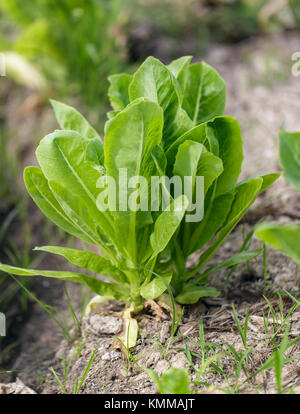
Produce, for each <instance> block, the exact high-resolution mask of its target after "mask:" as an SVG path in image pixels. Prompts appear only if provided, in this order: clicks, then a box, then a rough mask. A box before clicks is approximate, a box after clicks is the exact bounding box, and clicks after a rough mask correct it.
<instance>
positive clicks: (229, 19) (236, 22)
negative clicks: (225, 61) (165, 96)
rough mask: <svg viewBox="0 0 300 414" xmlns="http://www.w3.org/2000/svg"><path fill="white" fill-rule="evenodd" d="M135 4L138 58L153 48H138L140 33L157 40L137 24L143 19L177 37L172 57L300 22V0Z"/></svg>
mask: <svg viewBox="0 0 300 414" xmlns="http://www.w3.org/2000/svg"><path fill="white" fill-rule="evenodd" d="M135 3H136V4H135ZM131 7H132V11H133V10H134V13H131V15H132V16H133V17H131V20H132V27H133V34H134V39H133V45H131V47H130V49H131V55H132V56H133V59H134V60H135V59H136V60H138V59H137V57H139V58H140V56H138V55H139V53H143V51H144V54H143V55H142V57H146V56H147V53H148V52H149V50H151V47H146V48H145V47H141V48H140V49H139V50H138V52H137V51H136V49H137V47H136V41H137V40H136V37H140V40H141V41H143V40H144V41H145V42H146V43H147V41H152V42H153V39H150V37H151V34H149V33H147V30H146V31H145V30H137V29H136V28H135V27H136V26H139V25H140V24H141V22H143V21H144V24H146V25H147V24H148V25H149V26H151V27H152V32H154V34H155V32H156V36H157V34H158V33H160V34H163V35H165V36H169V38H170V39H172V40H173V43H172V42H171V43H168V44H167V45H166V48H167V49H168V53H169V56H168V58H169V59H172V58H176V57H178V56H179V55H180V54H181V53H183V51H182V48H184V53H188V54H194V55H195V54H203V53H205V52H206V51H207V50H208V49H209V48H210V46H211V45H212V44H213V43H220V42H221V43H235V42H238V41H241V40H244V39H247V38H249V37H253V36H257V35H261V34H265V33H274V32H278V31H282V30H285V29H292V28H295V27H297V26H299V22H300V1H299V0H186V1H184V2H182V1H181V0H135V1H133V2H132V3H131ZM157 32H158V33H157ZM158 42H159V40H158ZM180 52H181V53H180ZM160 57H161V56H160Z"/></svg>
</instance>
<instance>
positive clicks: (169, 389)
mask: <svg viewBox="0 0 300 414" xmlns="http://www.w3.org/2000/svg"><path fill="white" fill-rule="evenodd" d="M146 371H147V373H148V375H149V376H150V377H151V379H152V381H153V382H154V383H155V385H156V387H157V389H158V391H159V393H160V394H191V388H190V386H191V381H190V378H189V374H188V372H187V371H186V370H185V369H179V368H169V369H168V370H167V371H166V372H165V373H164V374H163V375H162V376H161V378H159V377H158V375H157V374H156V372H155V371H153V370H151V369H147V370H146Z"/></svg>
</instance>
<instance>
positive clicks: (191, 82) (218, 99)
mask: <svg viewBox="0 0 300 414" xmlns="http://www.w3.org/2000/svg"><path fill="white" fill-rule="evenodd" d="M225 103H226V85H225V82H224V80H223V79H222V78H221V76H220V75H219V74H218V73H217V72H216V71H215V70H214V69H213V68H212V67H211V66H209V65H207V64H206V63H194V64H192V65H190V67H189V68H188V77H187V81H186V85H185V89H184V99H183V108H184V109H185V110H186V111H187V113H188V115H189V117H190V118H191V119H192V121H193V123H194V125H198V124H202V123H203V122H205V121H208V120H209V119H211V118H214V117H215V116H217V115H223V113H224V109H225Z"/></svg>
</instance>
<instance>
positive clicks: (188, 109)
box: [0, 57, 278, 311]
mask: <svg viewBox="0 0 300 414" xmlns="http://www.w3.org/2000/svg"><path fill="white" fill-rule="evenodd" d="M190 61H191V57H182V58H180V59H178V60H176V61H174V62H172V63H171V64H170V65H168V66H165V65H163V64H162V63H161V62H160V61H159V60H157V59H155V58H153V57H149V58H148V59H147V60H146V61H145V62H144V63H143V64H142V65H141V66H140V67H139V69H138V70H137V71H136V73H135V74H134V75H129V74H119V75H113V76H111V77H110V79H109V80H110V84H111V86H110V89H109V98H110V101H111V105H112V108H113V111H111V112H109V113H108V118H109V119H108V121H107V123H106V125H105V131H104V143H103V141H102V140H101V138H100V136H99V134H98V133H97V132H96V131H95V129H94V128H93V127H92V126H91V125H90V124H89V123H88V122H87V121H86V120H85V119H84V118H83V117H82V115H80V114H79V113H78V112H77V111H76V110H75V109H73V108H71V107H69V106H67V105H65V104H62V103H59V102H56V101H52V105H53V108H54V111H55V114H56V117H57V120H58V123H59V125H60V127H61V128H62V129H61V130H57V131H55V132H53V133H52V134H50V135H47V136H46V137H44V138H43V139H42V140H41V142H40V144H39V146H38V148H37V151H36V156H37V160H38V162H39V165H40V167H27V168H26V169H25V172H24V180H25V184H26V187H27V190H28V192H29V193H30V195H31V197H32V198H33V200H34V201H35V203H36V204H37V205H38V207H39V208H40V209H41V210H42V211H43V213H44V214H45V215H46V216H47V217H48V218H49V219H50V220H52V221H53V222H54V223H55V224H56V225H58V226H59V227H61V228H63V229H64V230H65V231H66V232H67V233H69V234H71V235H73V236H75V237H77V238H79V239H81V240H82V241H83V242H85V243H87V244H88V245H94V246H96V248H97V249H98V250H97V253H95V252H94V253H92V252H90V250H88V249H86V250H76V249H70V248H65V247H58V246H56V247H53V246H45V247H40V248H36V249H37V250H42V251H45V252H49V253H54V254H58V255H61V256H63V257H64V258H66V259H67V260H68V261H69V262H70V263H72V264H74V265H76V266H78V267H79V268H82V269H86V270H89V271H91V272H94V273H96V274H101V275H103V276H105V277H106V278H108V279H110V282H104V281H102V280H100V279H98V278H96V277H93V276H91V275H89V274H84V273H82V272H81V271H80V272H76V273H74V272H65V271H44V270H29V269H20V268H15V267H12V266H7V265H4V264H0V269H1V270H3V271H5V272H8V273H13V274H16V275H21V276H22V275H26V276H27V275H41V276H46V277H54V278H59V279H62V280H67V281H72V282H77V283H84V284H86V285H88V287H89V288H90V289H91V290H92V291H93V292H95V293H96V294H97V295H99V296H101V297H114V298H116V299H118V300H124V301H127V302H129V303H131V307H130V309H131V310H133V311H139V310H141V309H142V308H143V299H151V300H152V299H155V298H157V297H159V296H160V295H162V294H163V292H164V291H165V290H166V289H167V287H168V286H169V287H170V288H171V289H172V291H173V294H174V296H175V299H176V301H177V302H179V303H181V304H192V303H196V302H197V301H198V300H199V299H200V298H201V297H203V296H216V295H218V293H219V292H218V291H217V290H216V289H215V288H213V287H211V286H209V285H208V277H209V275H210V274H211V273H212V272H214V271H217V270H218V269H220V268H222V267H227V266H232V265H235V264H239V263H241V262H244V261H247V260H249V259H251V258H253V257H255V256H256V255H257V254H258V253H259V250H255V251H242V252H240V253H238V254H237V255H235V256H233V257H231V258H229V259H227V260H225V261H224V262H222V263H219V264H215V265H213V266H211V267H207V266H206V268H205V270H203V269H204V266H205V265H206V264H207V262H208V261H209V260H210V258H211V257H212V256H213V255H214V253H215V252H216V251H217V250H218V249H219V247H220V246H221V245H222V243H223V242H224V241H225V240H226V238H227V236H228V235H229V234H230V233H231V231H232V230H233V229H234V228H235V226H236V225H237V223H238V222H239V221H240V219H241V218H242V217H243V215H244V214H245V213H246V211H247V210H248V208H249V207H250V206H251V204H252V203H253V202H254V200H255V199H256V197H257V196H258V195H259V194H260V193H261V192H262V191H264V190H265V189H266V188H267V187H268V186H269V185H271V184H272V183H273V181H275V180H276V178H277V176H278V175H277V174H269V175H265V176H261V177H254V178H250V179H248V180H246V181H244V182H240V183H238V184H237V181H238V178H239V175H240V172H241V165H242V160H243V151H242V138H241V132H240V128H239V125H238V123H237V121H236V120H234V119H233V118H231V117H229V116H223V112H224V108H225V95H226V89H225V84H224V81H223V79H222V78H221V77H220V76H219V74H218V73H217V72H216V71H215V70H214V69H213V68H212V67H210V66H209V65H207V64H205V63H194V64H191V63H190ZM123 170H126V173H127V178H126V182H125V183H124V182H121V181H120V178H121V173H120V171H123ZM136 176H142V177H144V178H145V179H146V182H147V183H149V182H150V179H151V178H152V177H153V176H157V177H160V178H161V177H162V178H163V180H162V186H161V187H162V191H161V193H160V194H159V196H158V198H157V201H158V204H159V206H161V205H162V198H163V196H165V195H166V194H167V195H168V196H169V200H170V204H169V205H168V206H167V208H164V209H159V210H156V211H152V210H151V209H149V211H147V210H142V209H140V210H139V209H136V210H128V209H125V210H124V209H121V208H120V199H121V194H122V197H123V198H124V189H125V187H126V185H127V184H128V181H129V180H130V179H131V178H132V177H136ZM173 176H176V177H182V178H184V177H189V178H190V183H191V191H189V192H184V193H183V195H181V196H178V197H175V196H174V194H175V191H174V189H173V188H171V186H169V187H168V186H167V185H166V179H167V178H172V177H173ZM103 177H104V182H105V185H104V186H102V185H101V179H102V178H103ZM197 177H204V186H203V187H202V194H203V200H202V201H203V204H204V215H203V218H202V220H201V221H198V222H193V221H188V220H186V217H187V215H188V211H189V208H190V207H191V205H192V204H193V202H194V201H195V189H196V182H197V180H196V179H197ZM109 178H113V179H114V180H115V183H116V187H117V188H116V198H117V200H116V201H117V202H119V204H118V206H119V208H118V209H117V210H116V209H113V208H111V204H110V201H109V202H108V208H107V210H104V209H101V208H100V207H101V206H102V205H101V203H100V201H99V200H100V199H102V202H103V203H104V201H105V200H107V199H109V197H110V194H111V193H110V191H111V188H112V187H109V185H108V179H109ZM150 187H151V186H150ZM150 187H149V189H148V187H147V189H146V190H145V189H144V188H142V186H140V187H139V190H137V188H129V189H127V190H126V191H127V192H126V194H125V198H126V202H127V201H128V202H129V201H130V200H131V201H132V200H133V199H135V205H138V204H139V202H138V200H137V199H138V198H139V199H140V201H141V199H143V200H142V201H145V199H147V197H148V195H149V192H150V191H151V189H150ZM141 188H142V189H141ZM136 192H138V195H139V197H136V198H135V196H136ZM99 204H100V207H99ZM200 249H201V254H200V257H199V259H198V261H197V263H196V264H194V267H193V268H191V269H187V260H188V259H189V257H190V256H191V255H192V254H193V253H194V252H196V251H197V250H200ZM94 251H95V250H94Z"/></svg>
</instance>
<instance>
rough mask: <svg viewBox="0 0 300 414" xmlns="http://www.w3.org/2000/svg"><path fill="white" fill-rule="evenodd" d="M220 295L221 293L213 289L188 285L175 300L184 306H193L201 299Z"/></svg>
mask: <svg viewBox="0 0 300 414" xmlns="http://www.w3.org/2000/svg"><path fill="white" fill-rule="evenodd" d="M219 295H220V292H219V291H218V290H217V289H215V288H213V287H209V286H197V285H195V284H193V285H190V284H187V285H185V286H184V287H183V289H182V290H181V292H180V293H179V295H177V296H176V297H175V299H176V301H177V302H179V303H181V304H182V305H192V304H194V303H197V302H198V301H199V299H200V298H203V297H208V296H219Z"/></svg>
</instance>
